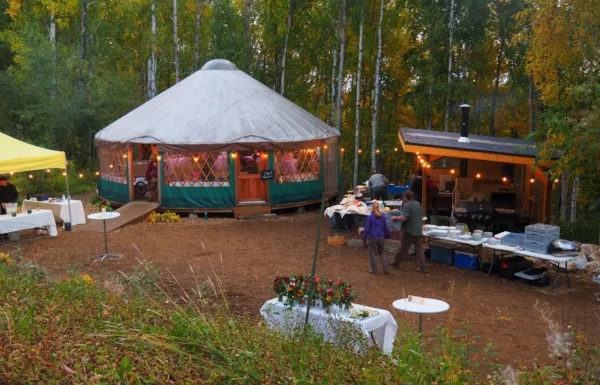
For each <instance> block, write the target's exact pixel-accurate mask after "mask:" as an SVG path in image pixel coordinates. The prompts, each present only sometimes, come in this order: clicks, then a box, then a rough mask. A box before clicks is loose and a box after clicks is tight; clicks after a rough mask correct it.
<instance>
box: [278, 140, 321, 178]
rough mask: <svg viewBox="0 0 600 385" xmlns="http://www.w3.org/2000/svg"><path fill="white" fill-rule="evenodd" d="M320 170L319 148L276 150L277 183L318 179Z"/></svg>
mask: <svg viewBox="0 0 600 385" xmlns="http://www.w3.org/2000/svg"><path fill="white" fill-rule="evenodd" d="M320 171H321V164H320V152H319V149H318V148H305V149H301V150H291V151H276V152H275V182H276V183H297V182H307V181H311V180H318V179H319V173H320Z"/></svg>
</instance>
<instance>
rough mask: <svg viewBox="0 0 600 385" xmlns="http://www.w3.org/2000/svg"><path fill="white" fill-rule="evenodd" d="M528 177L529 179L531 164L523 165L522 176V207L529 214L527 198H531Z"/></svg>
mask: <svg viewBox="0 0 600 385" xmlns="http://www.w3.org/2000/svg"><path fill="white" fill-rule="evenodd" d="M529 179H531V166H525V175H524V176H523V183H524V184H525V186H524V187H525V189H524V193H523V209H524V210H525V211H526V212H528V213H530V214H531V212H530V206H529V198H531V182H530V181H529Z"/></svg>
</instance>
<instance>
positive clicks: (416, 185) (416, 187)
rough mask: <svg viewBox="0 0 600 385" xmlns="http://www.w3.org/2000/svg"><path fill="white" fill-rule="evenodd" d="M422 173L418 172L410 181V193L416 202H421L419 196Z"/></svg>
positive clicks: (420, 193) (421, 191)
mask: <svg viewBox="0 0 600 385" xmlns="http://www.w3.org/2000/svg"><path fill="white" fill-rule="evenodd" d="M422 175H423V171H421V170H419V171H418V172H417V173H416V174H414V175H413V178H412V180H411V181H410V191H412V192H413V194H414V199H415V200H416V201H417V202H421V195H422V194H423V190H422V189H423V177H422Z"/></svg>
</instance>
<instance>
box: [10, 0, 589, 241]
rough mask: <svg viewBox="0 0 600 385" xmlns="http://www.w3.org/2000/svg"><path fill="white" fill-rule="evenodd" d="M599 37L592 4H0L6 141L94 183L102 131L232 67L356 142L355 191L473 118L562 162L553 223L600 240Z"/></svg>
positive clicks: (485, 0)
mask: <svg viewBox="0 0 600 385" xmlns="http://www.w3.org/2000/svg"><path fill="white" fill-rule="evenodd" d="M599 36H600V6H598V2H597V1H591V0H0V131H2V132H6V133H7V134H9V135H13V136H15V137H17V138H22V139H23V138H24V139H27V140H29V141H32V142H35V143H36V144H39V145H44V146H47V147H49V148H54V149H60V150H65V151H67V154H68V155H69V157H70V158H71V159H73V160H74V161H75V162H76V163H77V164H79V165H80V166H81V167H93V166H92V165H93V164H94V163H95V160H94V156H95V155H94V146H93V137H94V134H95V133H96V132H97V131H98V130H100V129H102V128H103V127H105V126H106V125H107V124H109V123H111V122H112V121H114V120H115V119H117V118H118V117H120V116H122V115H123V114H125V113H126V112H128V111H130V110H131V109H133V108H135V107H136V106H138V105H140V104H142V103H143V102H144V101H146V100H148V99H149V98H152V97H153V96H155V95H157V94H159V93H160V92H162V91H164V90H165V89H167V88H169V87H171V86H173V85H174V84H175V83H177V82H178V81H180V80H181V79H184V78H185V77H186V76H189V75H190V74H191V73H193V72H194V71H196V70H198V69H199V68H200V67H201V66H202V65H203V64H204V63H205V62H206V61H208V60H210V59H213V58H223V59H227V60H230V61H232V62H233V63H235V64H236V65H237V67H238V68H240V69H241V70H243V71H245V72H247V73H248V74H250V75H251V76H253V77H254V78H256V79H257V80H259V81H260V82H262V83H264V84H266V85H267V86H269V87H271V88H273V89H274V90H276V91H277V92H279V93H281V94H283V95H284V96H285V97H287V98H288V99H290V100H292V101H293V102H295V103H297V104H299V105H300V106H302V107H303V108H304V109H306V110H307V111H309V112H311V113H313V114H315V115H317V116H318V117H319V118H321V119H322V120H324V121H326V122H328V123H329V124H330V125H332V126H333V127H336V128H337V129H338V130H340V131H341V133H342V147H343V148H344V158H343V172H344V183H345V184H346V185H350V184H352V183H353V181H354V180H356V178H358V179H361V178H364V177H365V176H366V175H367V173H368V171H369V170H370V169H371V168H372V167H373V166H374V165H376V164H377V162H378V160H379V158H382V159H383V158H387V160H388V161H389V162H394V163H396V164H398V167H406V166H407V164H408V163H407V162H409V161H410V160H409V159H407V158H406V157H404V156H403V155H402V154H400V153H399V152H395V151H394V149H395V148H397V147H398V136H397V132H398V128H399V127H412V128H421V129H425V130H434V131H456V130H457V129H458V126H459V123H460V109H459V105H460V104H462V103H469V104H470V105H471V106H472V108H471V130H472V133H474V134H481V135H490V136H501V137H515V138H525V137H528V138H532V139H535V140H536V141H538V143H539V145H540V160H542V159H553V160H556V162H555V163H554V164H553V168H552V169H551V170H550V173H551V178H552V179H553V180H554V179H556V180H558V183H556V185H557V186H556V188H555V190H556V191H555V199H554V200H555V203H556V204H555V206H556V207H555V211H554V212H555V215H554V220H555V221H557V222H558V221H559V220H562V221H563V222H565V223H568V222H571V223H572V225H573V226H575V224H576V222H580V223H582V226H583V227H586V228H588V227H589V223H590V222H587V223H588V224H587V226H586V225H583V224H585V223H586V221H587V220H592V222H593V223H594V226H595V230H594V231H595V234H596V239H597V234H598V219H597V218H598V217H600V204H599V203H598V200H599V199H600V192H599V190H600V181H598V176H599V175H600V166H599V162H597V159H598V157H599V156H600V77H599V76H600V37H599ZM359 150H360V154H359ZM357 157H358V161H357V162H356V168H355V162H354V160H355V158H357ZM574 202H578V204H574Z"/></svg>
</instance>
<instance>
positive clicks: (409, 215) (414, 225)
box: [392, 190, 427, 273]
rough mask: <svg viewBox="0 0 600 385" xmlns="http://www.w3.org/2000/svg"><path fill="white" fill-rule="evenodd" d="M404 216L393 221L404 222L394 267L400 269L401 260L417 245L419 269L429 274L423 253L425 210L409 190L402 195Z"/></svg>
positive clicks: (396, 217) (394, 218) (395, 217)
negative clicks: (411, 247)
mask: <svg viewBox="0 0 600 385" xmlns="http://www.w3.org/2000/svg"><path fill="white" fill-rule="evenodd" d="M402 201H403V202H404V205H403V206H402V215H401V216H394V217H392V221H403V222H404V223H403V226H402V228H403V231H404V235H403V237H402V243H401V246H400V250H399V251H398V253H397V254H396V255H395V256H394V263H392V266H394V267H395V268H399V266H400V265H399V263H400V260H401V259H405V258H406V257H408V251H409V249H410V246H411V245H415V255H416V257H417V262H418V263H419V268H418V269H417V271H418V272H420V273H427V266H426V265H425V253H424V252H423V242H422V238H423V208H422V207H421V204H420V203H419V202H417V201H416V200H415V194H414V193H413V192H412V191H411V190H407V191H405V192H404V194H403V195H402Z"/></svg>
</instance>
